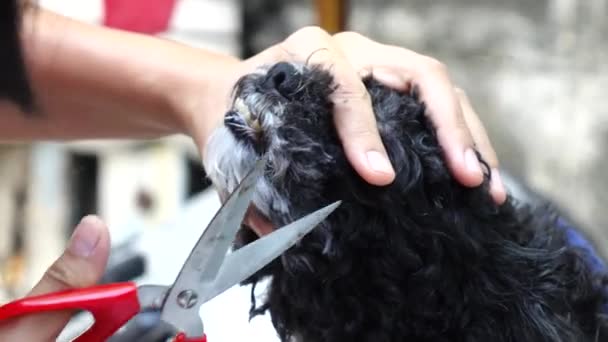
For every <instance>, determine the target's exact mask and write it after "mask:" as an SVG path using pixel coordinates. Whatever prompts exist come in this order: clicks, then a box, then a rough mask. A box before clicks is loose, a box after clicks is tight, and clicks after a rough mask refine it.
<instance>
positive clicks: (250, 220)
mask: <svg viewBox="0 0 608 342" xmlns="http://www.w3.org/2000/svg"><path fill="white" fill-rule="evenodd" d="M243 224H244V225H245V226H246V227H248V228H249V229H251V230H253V231H254V232H255V233H256V235H258V236H264V235H268V234H270V233H272V232H273V231H274V228H275V227H274V225H273V224H272V223H271V222H270V220H269V219H268V217H266V215H264V214H262V212H261V211H260V210H259V209H258V208H257V207H256V206H255V205H251V206H249V209H248V210H247V214H246V215H245V220H244V221H243Z"/></svg>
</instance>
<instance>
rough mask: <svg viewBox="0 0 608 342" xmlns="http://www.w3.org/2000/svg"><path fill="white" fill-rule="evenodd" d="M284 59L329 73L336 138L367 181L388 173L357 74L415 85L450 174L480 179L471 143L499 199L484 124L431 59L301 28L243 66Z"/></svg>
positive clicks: (465, 180)
mask: <svg viewBox="0 0 608 342" xmlns="http://www.w3.org/2000/svg"><path fill="white" fill-rule="evenodd" d="M285 60H287V61H299V62H302V61H308V62H309V63H312V64H322V65H325V66H327V67H328V68H331V70H333V72H334V75H335V77H336V81H337V83H338V84H339V87H338V90H337V91H336V92H335V94H334V95H333V100H334V103H335V106H336V109H335V110H336V112H335V120H336V124H337V127H338V131H339V135H340V137H341V139H342V143H343V146H344V149H345V151H346V154H347V157H348V158H349V160H350V162H351V164H352V165H353V167H354V168H355V169H356V170H357V171H358V172H359V174H360V175H361V176H362V177H363V178H364V179H366V180H367V181H368V182H369V183H372V184H376V185H386V184H389V183H390V182H392V181H393V179H394V177H395V172H394V169H393V167H392V165H391V164H390V162H389V160H388V158H387V154H386V150H385V148H384V146H383V144H382V142H381V140H380V136H379V134H378V130H377V128H376V121H375V119H374V115H373V112H372V107H371V102H370V98H369V95H368V93H367V92H366V90H365V86H364V85H363V82H362V81H361V77H362V76H365V75H368V74H369V73H373V75H374V76H375V77H376V78H377V79H378V80H379V81H380V82H382V83H384V84H385V85H387V86H391V87H393V88H397V89H407V88H408V87H411V86H418V87H419V89H420V92H421V96H422V100H423V101H425V103H426V104H427V107H428V115H429V117H430V118H431V120H432V121H433V122H434V124H435V126H436V128H437V134H438V138H439V142H440V144H441V145H442V146H443V149H444V151H445V153H446V158H447V161H448V166H449V168H450V169H451V171H452V173H453V174H454V176H455V177H456V178H457V179H458V180H459V181H460V182H461V183H462V184H464V185H465V186H477V185H479V184H480V183H481V182H482V180H483V174H482V169H481V165H480V163H479V162H478V160H477V158H476V156H475V153H474V150H473V147H474V146H477V149H478V150H479V152H480V153H481V154H482V156H483V157H484V159H485V160H486V161H487V162H488V163H489V165H490V167H491V168H492V169H493V170H492V175H493V179H492V181H491V191H492V195H493V197H494V198H495V200H496V202H498V203H502V202H503V201H504V199H505V197H506V194H505V190H504V187H503V185H502V182H501V179H500V175H499V172H498V160H497V158H496V153H495V152H494V149H493V148H492V146H491V144H490V141H489V139H488V137H487V134H486V132H485V129H484V127H483V125H482V124H481V121H480V120H479V118H478V117H477V115H476V114H475V112H474V110H473V109H472V107H471V105H470V103H469V101H468V100H467V98H466V96H465V95H464V93H463V92H462V91H460V90H458V89H456V88H455V86H454V84H453V83H452V81H451V80H450V77H449V75H448V72H447V69H446V67H445V66H444V65H443V64H441V63H440V62H438V61H437V60H435V59H433V58H430V57H427V56H424V55H421V54H418V53H415V52H413V51H410V50H407V49H404V48H400V47H396V46H390V45H384V44H380V43H377V42H375V41H372V40H370V39H368V38H366V37H364V36H362V35H360V34H357V33H352V32H344V33H339V34H336V35H333V36H332V35H330V34H328V33H327V32H325V31H323V30H322V29H320V28H317V27H307V28H303V29H300V30H299V31H297V32H295V33H293V34H292V35H291V36H289V37H288V38H287V39H285V40H284V41H283V42H281V43H279V44H277V45H275V46H273V47H270V48H269V49H267V50H265V51H263V52H262V53H260V54H258V55H256V56H254V57H252V58H250V59H249V60H247V61H245V63H246V64H248V65H250V66H251V67H253V66H257V65H260V64H264V63H273V62H277V61H285Z"/></svg>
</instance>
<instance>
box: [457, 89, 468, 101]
mask: <svg viewBox="0 0 608 342" xmlns="http://www.w3.org/2000/svg"><path fill="white" fill-rule="evenodd" d="M454 93H455V94H456V96H458V97H459V98H460V99H464V98H466V97H467V93H466V92H465V91H464V89H462V88H460V87H454Z"/></svg>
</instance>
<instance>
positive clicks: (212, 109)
mask: <svg viewBox="0 0 608 342" xmlns="http://www.w3.org/2000/svg"><path fill="white" fill-rule="evenodd" d="M194 55H195V56H194V58H192V62H191V63H185V64H182V65H181V68H182V69H181V70H180V71H179V73H178V74H179V75H177V78H178V81H177V83H178V84H179V85H178V86H176V87H174V88H173V89H169V90H168V94H170V96H171V99H170V101H171V103H172V107H173V108H174V113H175V116H176V118H177V119H176V120H177V122H178V124H179V127H180V133H183V134H186V135H188V136H190V137H191V138H192V139H193V140H194V143H195V144H196V146H197V147H198V149H199V151H200V153H204V152H205V144H206V142H207V139H208V137H209V136H210V134H211V133H212V132H213V130H214V129H215V128H216V127H217V126H218V125H219V124H221V122H222V118H223V117H224V114H225V111H226V110H227V109H228V108H229V105H230V94H231V91H232V88H233V86H234V84H235V83H236V81H237V80H238V78H239V77H240V75H241V73H242V71H241V70H242V69H243V65H242V62H241V61H240V60H239V59H238V58H235V57H232V56H228V55H220V54H211V53H209V52H206V51H202V50H197V51H195V52H194Z"/></svg>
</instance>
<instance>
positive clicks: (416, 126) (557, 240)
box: [204, 63, 605, 342]
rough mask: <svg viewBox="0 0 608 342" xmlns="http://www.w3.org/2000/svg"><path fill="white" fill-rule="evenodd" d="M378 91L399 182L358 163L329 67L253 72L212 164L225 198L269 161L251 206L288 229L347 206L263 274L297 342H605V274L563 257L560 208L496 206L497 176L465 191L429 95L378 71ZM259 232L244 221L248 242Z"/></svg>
mask: <svg viewBox="0 0 608 342" xmlns="http://www.w3.org/2000/svg"><path fill="white" fill-rule="evenodd" d="M365 84H366V86H367V89H368V91H369V93H370V95H371V99H372V104H373V108H374V111H375V114H376V120H377V122H378V129H379V132H380V135H381V137H382V140H383V143H384V145H385V147H386V149H387V152H388V154H389V157H390V159H391V162H392V163H393V166H394V167H395V170H396V178H395V181H394V182H393V183H392V184H390V185H387V186H383V187H377V186H373V185H370V184H368V183H366V182H365V181H364V180H363V179H362V178H361V177H360V176H359V175H358V174H357V173H356V171H355V170H354V169H353V168H352V167H351V166H350V164H349V162H348V160H347V159H346V156H345V154H344V151H343V149H342V144H341V141H340V139H339V137H338V135H337V132H336V130H335V127H334V123H333V117H332V102H331V100H330V95H331V94H332V92H333V91H335V90H336V86H335V84H334V83H333V78H332V76H331V74H330V73H329V72H327V71H325V70H322V69H320V68H317V67H311V66H303V65H294V64H288V63H279V64H276V65H273V66H270V67H266V68H261V69H260V70H259V71H258V72H256V73H254V74H251V75H247V76H244V77H243V78H242V79H241V80H239V82H238V83H237V85H236V87H235V91H234V102H233V106H232V108H231V110H230V111H229V112H228V113H227V114H226V116H225V120H224V125H222V126H221V127H220V128H218V129H217V130H216V131H215V133H214V134H213V136H212V137H211V139H210V141H209V142H208V144H207V149H208V151H207V153H206V159H205V161H204V163H205V169H206V171H207V173H208V175H209V177H210V178H211V180H212V182H213V183H214V185H215V186H216V187H217V189H218V190H219V191H220V193H224V194H225V193H228V192H231V191H232V190H233V189H234V188H235V187H236V185H237V184H238V182H239V181H240V180H241V179H242V177H243V176H244V175H245V174H246V172H247V171H248V170H250V169H251V167H252V166H253V163H254V162H255V160H257V159H258V158H259V157H260V156H261V155H264V156H265V157H266V158H267V160H268V163H267V170H266V171H267V172H266V176H265V177H264V179H263V180H262V181H261V182H260V183H259V184H258V188H257V191H256V194H255V196H254V199H253V203H254V205H255V212H256V215H258V216H259V217H263V221H266V222H269V224H271V225H272V226H274V227H280V226H282V225H285V224H287V223H289V222H292V221H293V220H295V219H297V218H299V217H302V216H304V215H306V214H308V213H310V212H312V211H314V210H316V209H319V208H320V207H322V206H324V205H327V204H329V203H332V202H334V201H336V200H341V201H342V205H341V206H340V208H339V209H338V210H336V212H334V213H333V214H332V215H331V216H330V217H329V218H328V219H327V220H326V221H325V222H323V223H322V224H321V225H320V226H319V227H318V228H317V229H315V230H314V231H313V232H312V233H311V234H309V235H308V236H306V237H305V238H304V239H303V240H302V242H301V243H300V244H298V245H297V246H295V247H294V248H292V249H291V250H289V251H288V252H286V253H285V254H284V255H283V256H282V257H281V258H280V259H278V260H276V261H275V262H273V263H272V264H270V265H269V266H267V267H266V268H264V269H263V270H262V271H260V272H258V273H257V274H256V275H254V276H253V277H252V278H251V279H249V282H253V283H255V282H256V281H257V280H259V279H260V278H261V277H264V276H272V281H271V283H270V288H269V291H268V296H267V298H266V300H265V302H264V304H263V305H262V307H261V308H260V309H256V310H254V313H259V312H263V311H264V310H266V309H269V310H270V312H271V315H272V319H273V323H274V324H275V327H276V328H277V331H278V333H279V335H280V336H281V338H282V339H283V340H285V341H287V340H288V339H289V338H290V337H292V336H299V337H301V338H302V340H303V341H305V342H312V341H324V342H325V341H403V340H412V341H447V340H450V341H459V340H462V341H465V340H466V341H486V340H487V339H489V338H493V339H494V340H495V341H570V340H572V338H574V339H575V340H577V341H592V340H591V339H584V338H585V337H584V336H592V335H591V334H592V333H595V331H596V330H598V329H599V328H598V324H599V323H597V319H596V314H595V313H596V312H598V310H599V309H598V307H599V303H600V299H601V296H600V295H599V293H598V291H597V290H596V289H595V287H594V286H596V285H597V284H596V283H597V282H598V281H599V280H597V279H596V278H593V277H592V276H591V275H590V272H589V270H588V268H587V267H586V266H585V265H584V262H583V259H582V257H580V255H579V254H578V253H577V252H576V251H574V250H572V249H568V248H566V247H564V245H565V243H564V239H563V237H562V236H561V235H560V234H559V232H558V231H557V230H556V229H555V228H554V224H553V223H554V221H553V220H554V218H555V217H554V216H553V215H552V213H551V212H550V211H549V210H548V209H546V210H544V211H542V212H531V211H529V210H527V208H523V207H516V206H515V204H514V202H513V201H512V200H511V199H509V200H508V201H507V202H506V203H505V204H504V205H502V206H497V205H496V204H495V203H494V201H493V200H492V198H491V196H490V194H489V191H488V180H489V175H487V177H486V180H485V181H484V182H483V184H482V185H481V186H479V187H477V188H466V187H463V186H461V185H460V184H459V183H458V182H457V181H456V180H454V179H453V178H452V177H451V175H450V173H449V170H448V168H447V167H446V164H445V162H444V159H443V155H442V151H441V148H440V146H439V144H438V142H437V139H436V136H435V132H434V129H433V127H432V126H431V124H430V121H429V120H427V119H426V117H425V106H424V104H423V103H421V102H420V101H419V98H418V96H417V94H416V90H415V88H413V89H410V90H409V91H407V92H404V93H401V92H397V91H394V90H391V89H388V88H386V87H384V86H382V85H381V84H379V83H378V82H376V81H374V80H373V75H372V77H371V78H369V79H366V80H365ZM482 162H483V161H482ZM486 172H489V169H486ZM253 221H254V222H260V220H257V221H255V220H253ZM252 228H254V229H255V228H256V227H252ZM255 238H257V236H256V235H255V234H254V233H253V232H252V231H251V230H250V229H248V228H246V227H245V228H244V229H242V230H241V232H240V233H239V237H238V239H237V243H236V247H237V248H238V247H240V246H242V245H244V244H246V243H249V242H250V241H252V240H254V239H255ZM575 280H576V281H575ZM254 305H255V302H254ZM568 320H569V321H568ZM503 321H504V322H503ZM604 329H605V328H604ZM560 336H561V337H560Z"/></svg>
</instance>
